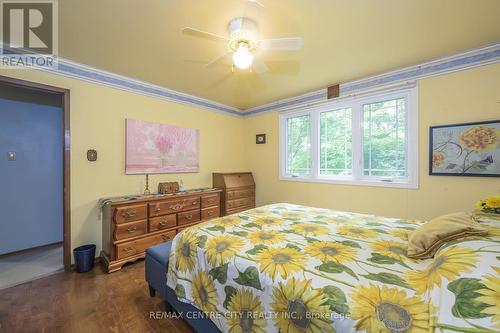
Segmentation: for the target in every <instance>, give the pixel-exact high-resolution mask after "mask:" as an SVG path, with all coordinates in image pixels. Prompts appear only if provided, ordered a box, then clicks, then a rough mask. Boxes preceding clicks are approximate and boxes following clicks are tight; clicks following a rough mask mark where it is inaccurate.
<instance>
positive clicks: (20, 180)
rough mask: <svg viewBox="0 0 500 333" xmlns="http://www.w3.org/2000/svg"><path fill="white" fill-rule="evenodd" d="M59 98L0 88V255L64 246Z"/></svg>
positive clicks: (61, 136)
mask: <svg viewBox="0 0 500 333" xmlns="http://www.w3.org/2000/svg"><path fill="white" fill-rule="evenodd" d="M62 119H63V117H62V106H61V97H60V96H57V95H52V94H46V93H42V92H36V91H31V90H27V89H23V88H17V87H8V86H3V85H0V255H1V254H5V253H10V252H14V251H20V250H24V249H29V248H32V247H37V246H42V245H47V244H52V243H57V242H62V241H63V148H62V147H63V141H62V140H63V122H62Z"/></svg>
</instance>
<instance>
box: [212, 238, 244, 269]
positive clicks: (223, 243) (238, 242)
mask: <svg viewBox="0 0 500 333" xmlns="http://www.w3.org/2000/svg"><path fill="white" fill-rule="evenodd" d="M243 245H244V241H243V240H242V239H241V238H238V237H235V236H216V237H214V238H211V239H210V240H209V241H208V243H207V245H206V246H205V253H206V256H207V260H208V262H209V263H210V265H212V266H213V267H217V266H219V265H222V264H224V263H226V262H228V261H229V260H230V259H232V258H233V257H234V255H235V254H236V253H237V252H238V251H239V250H241V248H242V247H243Z"/></svg>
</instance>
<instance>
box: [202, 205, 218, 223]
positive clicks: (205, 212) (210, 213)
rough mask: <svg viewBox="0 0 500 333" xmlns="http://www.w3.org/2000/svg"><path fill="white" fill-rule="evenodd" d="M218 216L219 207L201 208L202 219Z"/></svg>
mask: <svg viewBox="0 0 500 333" xmlns="http://www.w3.org/2000/svg"><path fill="white" fill-rule="evenodd" d="M219 216H220V207H219V206H217V207H210V208H203V209H202V210H201V219H202V220H208V219H213V218H214V217H219Z"/></svg>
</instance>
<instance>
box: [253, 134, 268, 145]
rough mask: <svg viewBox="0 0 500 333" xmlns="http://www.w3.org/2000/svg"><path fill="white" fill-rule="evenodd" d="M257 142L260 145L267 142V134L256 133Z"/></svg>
mask: <svg viewBox="0 0 500 333" xmlns="http://www.w3.org/2000/svg"><path fill="white" fill-rule="evenodd" d="M255 143H256V144H258V145H262V144H265V143H266V135H265V134H257V135H255Z"/></svg>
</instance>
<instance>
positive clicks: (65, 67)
mask: <svg viewBox="0 0 500 333" xmlns="http://www.w3.org/2000/svg"><path fill="white" fill-rule="evenodd" d="M497 62H500V43H497V44H494V45H491V46H487V47H483V48H479V49H476V50H472V51H468V52H464V53H462V54H458V55H455V56H452V57H445V58H442V59H440V60H435V61H432V62H428V63H425V64H422V65H418V66H410V67H408V68H405V69H401V70H397V71H393V72H388V73H386V74H381V75H377V76H374V77H372V78H367V79H364V80H357V81H354V82H351V83H349V82H347V83H344V84H341V85H340V94H341V96H342V95H344V94H348V93H353V92H355V91H362V90H368V89H372V88H374V87H377V86H384V85H388V84H393V83H397V82H402V81H405V80H418V79H422V78H426V77H431V76H435V75H440V74H445V73H449V72H453V71H457V70H461V69H467V68H471V67H477V66H482V65H486V64H492V63H497ZM41 70H43V71H46V72H49V73H53V74H60V75H64V76H69V77H72V78H76V79H81V80H88V81H91V82H94V83H97V84H102V85H105V86H109V87H114V88H117V89H122V90H125V91H129V92H133V93H138V94H143V95H148V96H152V97H156V98H160V99H166V100H170V101H173V102H178V103H183V104H190V105H195V106H198V107H202V108H205V109H208V110H212V111H218V112H223V113H226V114H231V115H233V116H251V115H256V114H259V113H263V112H270V111H274V110H283V109H288V108H292V107H295V106H300V105H302V104H306V103H310V102H321V101H323V100H326V89H322V90H318V91H316V92H312V93H309V94H307V95H300V96H296V97H292V98H288V99H284V100H279V101H276V102H272V103H269V104H265V105H261V106H258V107H254V108H250V109H247V110H240V109H237V108H234V107H231V106H227V105H224V104H221V103H217V102H214V101H210V100H207V99H203V98H199V97H196V96H192V95H189V94H184V93H180V92H177V91H174V90H170V89H167V88H164V87H161V86H157V85H153V84H150V83H148V82H142V81H138V80H134V79H131V78H127V77H125V76H121V75H117V74H114V73H110V72H106V71H102V70H100V69H96V68H92V67H89V66H85V65H81V64H78V63H75V62H72V61H68V60H65V59H60V61H59V67H58V69H41Z"/></svg>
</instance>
